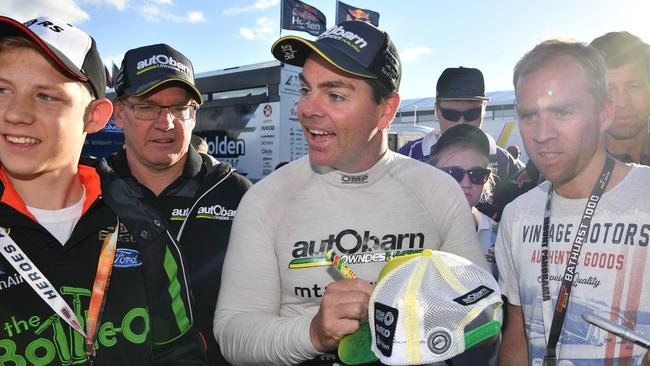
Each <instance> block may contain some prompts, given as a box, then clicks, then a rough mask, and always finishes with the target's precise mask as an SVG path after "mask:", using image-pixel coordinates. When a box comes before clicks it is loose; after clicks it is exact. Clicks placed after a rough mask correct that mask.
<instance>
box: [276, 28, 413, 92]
mask: <svg viewBox="0 0 650 366" xmlns="http://www.w3.org/2000/svg"><path fill="white" fill-rule="evenodd" d="M271 52H272V53H273V56H274V57H275V58H276V59H278V60H279V61H282V62H285V63H287V64H290V65H295V66H301V67H302V66H303V65H304V64H305V61H306V60H307V57H309V55H310V54H311V53H312V52H316V53H317V54H318V55H320V56H321V57H322V58H323V59H325V60H326V61H327V62H329V63H330V64H332V65H333V66H335V67H336V68H338V69H340V70H341V71H343V72H345V73H348V74H351V75H355V76H360V77H363V78H368V79H378V80H379V81H381V82H382V83H383V84H384V85H386V86H387V87H388V88H389V89H390V90H392V91H397V90H398V89H399V83H400V79H401V75H402V63H401V61H400V59H399V54H398V53H397V48H396V47H395V45H394V44H393V42H392V41H391V40H390V37H389V36H388V33H386V32H384V31H381V30H379V29H378V28H376V27H375V26H374V25H371V24H368V23H366V22H359V21H348V22H342V23H340V24H338V25H336V26H334V27H332V28H330V29H328V30H327V31H325V33H323V34H321V35H320V36H319V37H318V38H317V39H316V40H315V41H309V40H306V39H304V38H301V37H297V36H285V37H282V38H280V39H278V40H277V41H275V43H274V44H273V46H271Z"/></svg>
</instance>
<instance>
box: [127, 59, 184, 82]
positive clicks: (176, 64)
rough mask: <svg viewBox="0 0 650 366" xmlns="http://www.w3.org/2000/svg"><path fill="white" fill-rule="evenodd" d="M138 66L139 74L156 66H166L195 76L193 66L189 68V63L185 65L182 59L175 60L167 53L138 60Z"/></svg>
mask: <svg viewBox="0 0 650 366" xmlns="http://www.w3.org/2000/svg"><path fill="white" fill-rule="evenodd" d="M136 67H137V69H138V71H137V72H136V73H137V74H138V75H139V74H142V73H145V72H147V71H149V70H152V69H155V68H159V67H164V68H173V69H177V70H180V71H182V72H184V73H186V74H187V75H189V76H191V77H194V75H193V74H192V69H191V68H189V67H188V66H187V65H185V64H184V63H182V62H180V61H176V60H174V58H173V57H171V56H167V55H155V56H151V57H150V58H147V59H144V60H140V61H138V65H137V66H136Z"/></svg>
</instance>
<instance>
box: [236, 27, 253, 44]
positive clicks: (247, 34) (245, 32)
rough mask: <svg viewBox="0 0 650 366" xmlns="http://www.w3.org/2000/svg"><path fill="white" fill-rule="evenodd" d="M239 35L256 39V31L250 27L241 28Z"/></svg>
mask: <svg viewBox="0 0 650 366" xmlns="http://www.w3.org/2000/svg"><path fill="white" fill-rule="evenodd" d="M239 35H240V36H242V37H244V38H246V39H247V40H249V41H252V40H254V39H255V31H254V30H253V29H250V28H239Z"/></svg>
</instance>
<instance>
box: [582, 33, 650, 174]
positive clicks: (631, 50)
mask: <svg viewBox="0 0 650 366" xmlns="http://www.w3.org/2000/svg"><path fill="white" fill-rule="evenodd" d="M591 46H592V47H595V48H596V49H597V50H598V51H600V54H601V55H602V56H603V58H604V59H605V63H606V64H607V84H608V86H609V93H610V94H611V96H612V98H613V99H614V105H615V107H616V110H615V113H614V121H613V123H612V125H611V126H610V127H609V128H608V129H607V135H606V136H607V138H606V140H605V143H606V146H607V152H608V153H609V154H611V155H612V156H614V157H615V158H616V159H618V160H621V161H623V162H626V163H637V164H643V165H650V130H649V128H648V123H649V122H650V121H649V119H650V46H648V45H647V44H646V43H644V42H643V41H641V39H639V37H637V36H635V35H633V34H630V33H628V32H610V33H607V34H605V35H603V36H600V37H598V38H596V39H594V40H593V41H592V42H591Z"/></svg>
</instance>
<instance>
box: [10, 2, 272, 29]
mask: <svg viewBox="0 0 650 366" xmlns="http://www.w3.org/2000/svg"><path fill="white" fill-rule="evenodd" d="M263 1H276V2H277V0H263ZM135 2H138V3H139V4H140V5H135V4H134V3H135ZM172 5H173V0H0V14H2V15H5V16H9V17H11V18H14V19H17V20H19V21H26V20H29V19H32V18H36V17H38V16H43V15H47V16H52V17H55V18H58V19H61V20H65V21H67V22H70V23H72V24H79V23H83V22H84V21H86V20H89V19H90V15H89V14H88V13H87V12H86V11H84V10H83V9H82V8H81V6H84V7H88V6H107V7H111V8H115V9H117V10H119V11H125V10H135V11H137V12H138V13H139V14H140V15H141V16H142V17H143V18H144V19H146V20H148V21H151V22H159V21H161V20H164V21H171V22H175V23H202V22H207V19H206V17H205V15H204V14H203V12H202V11H199V10H190V11H187V12H186V14H185V15H176V14H173V13H171V12H170V11H169V10H168V7H170V6H172Z"/></svg>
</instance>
